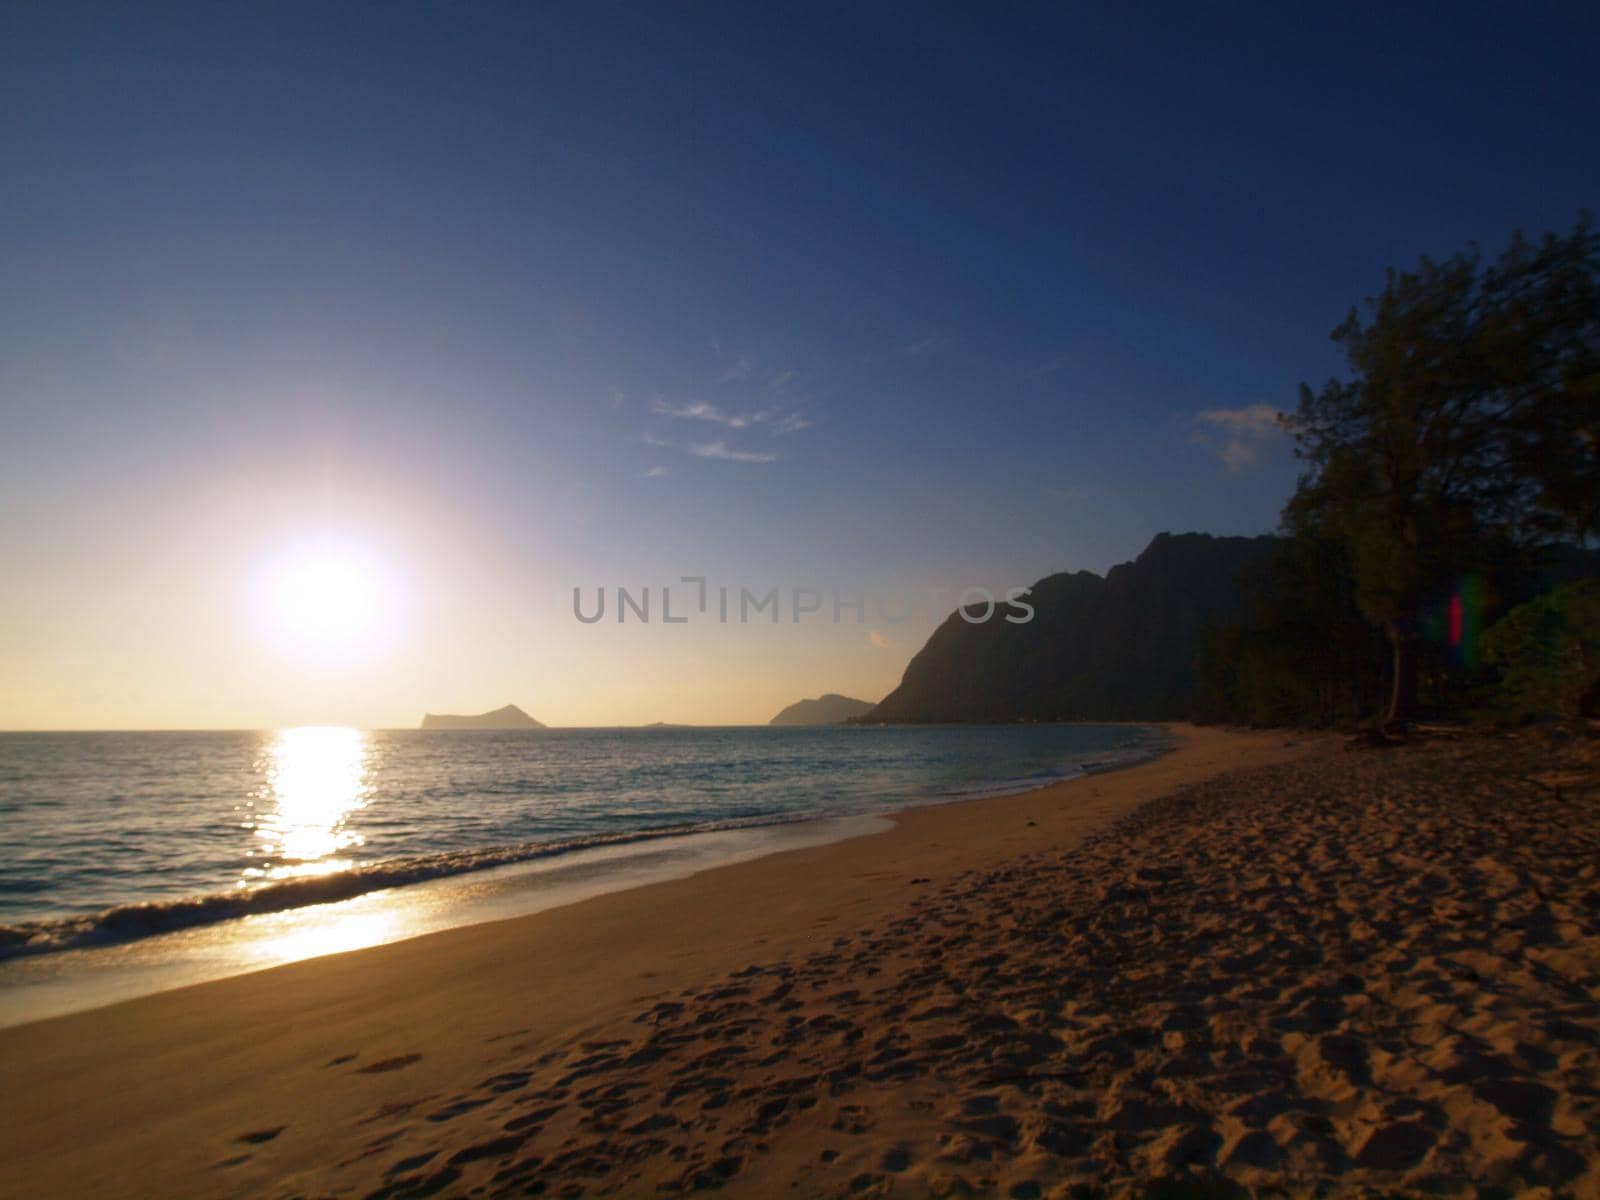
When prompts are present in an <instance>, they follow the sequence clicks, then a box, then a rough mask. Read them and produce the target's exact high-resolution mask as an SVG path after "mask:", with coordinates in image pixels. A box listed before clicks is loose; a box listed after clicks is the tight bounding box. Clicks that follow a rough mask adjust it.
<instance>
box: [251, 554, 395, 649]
mask: <svg viewBox="0 0 1600 1200" xmlns="http://www.w3.org/2000/svg"><path fill="white" fill-rule="evenodd" d="M264 593H265V594H264V596H263V601H264V605H263V607H264V609H265V614H266V617H267V621H268V624H269V625H270V626H271V628H272V631H273V633H274V634H275V635H276V636H277V638H278V640H279V641H280V642H281V643H282V644H283V645H284V646H285V647H286V648H287V649H289V650H292V651H294V652H296V653H299V654H304V655H308V656H310V657H313V658H316V659H318V660H321V661H342V660H346V659H350V658H354V657H357V656H359V655H361V654H364V653H367V652H369V651H371V650H372V649H374V648H375V647H376V646H377V645H378V644H379V643H381V642H382V641H383V640H384V639H385V638H386V637H387V635H388V633H389V632H390V626H391V624H392V620H393V615H394V599H395V597H394V586H393V582H392V580H391V579H390V578H389V576H388V574H387V572H385V571H384V570H383V568H382V565H381V564H380V563H379V562H378V560H377V559H376V558H375V557H373V556H372V555H371V554H370V553H367V552H366V551H365V550H363V549H361V548H359V547H356V546H352V545H348V544H341V543H337V542H333V541H320V542H316V543H311V544H308V545H305V546H301V547H299V548H297V549H295V550H293V551H291V552H290V553H288V554H286V555H284V556H283V557H282V558H281V559H280V560H279V561H278V562H277V563H276V564H275V566H274V567H273V568H272V569H271V571H270V572H269V573H268V576H267V580H266V583H265V587H264Z"/></svg>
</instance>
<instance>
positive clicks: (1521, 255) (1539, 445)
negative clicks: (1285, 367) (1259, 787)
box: [1284, 215, 1600, 722]
mask: <svg viewBox="0 0 1600 1200" xmlns="http://www.w3.org/2000/svg"><path fill="white" fill-rule="evenodd" d="M1597 297H1600V238H1597V236H1596V234H1595V231H1594V229H1593V225H1592V222H1591V221H1590V219H1589V217H1588V216H1587V215H1585V216H1583V217H1581V218H1580V220H1579V222H1578V224H1577V226H1576V227H1575V229H1574V230H1573V232H1572V234H1571V235H1569V236H1567V237H1564V238H1562V237H1556V236H1554V235H1548V236H1546V237H1545V238H1544V239H1543V240H1542V241H1541V242H1540V243H1538V245H1537V246H1535V245H1534V244H1532V243H1530V242H1528V241H1527V240H1526V239H1524V238H1523V237H1522V236H1521V235H1520V234H1519V235H1517V236H1515V237H1513V239H1512V242H1511V244H1510V246H1509V247H1508V249H1507V250H1506V251H1505V253H1504V254H1502V255H1501V256H1500V258H1499V259H1498V260H1496V261H1495V262H1493V263H1489V264H1485V262H1484V261H1483V259H1482V257H1481V255H1480V254H1479V252H1478V251H1477V250H1476V249H1475V248H1474V249H1473V250H1472V251H1471V252H1469V253H1464V254H1458V255H1456V256H1455V257H1453V258H1451V259H1449V260H1448V261H1446V262H1443V263H1436V262H1434V261H1432V260H1430V259H1426V258H1425V259H1423V260H1422V262H1421V264H1420V265H1419V266H1418V268H1417V269H1416V270H1414V271H1406V272H1397V271H1394V270H1392V269H1391V270H1390V271H1389V272H1388V274H1387V278H1386V284H1385V287H1384V290H1383V292H1382V293H1381V294H1380V295H1379V296H1377V297H1375V298H1371V299H1369V300H1368V301H1367V302H1366V306H1365V308H1366V312H1365V315H1363V313H1362V312H1361V311H1360V310H1358V309H1352V310H1351V311H1350V314H1349V315H1348V316H1347V317H1346V319H1345V320H1344V322H1343V323H1341V324H1340V325H1339V327H1338V328H1337V329H1335V330H1334V332H1333V339H1334V340H1335V341H1336V342H1338V343H1339V344H1340V345H1341V346H1342V347H1343V348H1344V352H1345V357H1346V360H1347V362H1348V363H1349V366H1350V371H1351V374H1350V378H1348V379H1343V380H1341V379H1332V380H1329V381H1328V383H1327V384H1325V385H1324V386H1323V387H1322V389H1321V390H1320V391H1316V392H1313V391H1312V390H1311V389H1310V388H1309V387H1308V386H1302V387H1301V389H1300V405H1299V409H1298V411H1297V412H1296V413H1295V414H1294V415H1293V416H1291V417H1289V418H1287V423H1288V425H1289V427H1290V428H1291V429H1292V431H1293V432H1294V434H1295V442H1296V453H1297V454H1298V455H1299V456H1300V458H1301V459H1302V460H1303V461H1304V462H1306V463H1307V464H1308V470H1307V471H1306V473H1305V474H1304V475H1303V476H1302V477H1301V480H1300V484H1299V487H1298V488H1297V490H1296V492H1295V494H1294V496H1293V497H1292V498H1291V500H1290V501H1289V505H1288V507H1287V508H1286V510H1285V514H1284V518H1285V523H1286V525H1287V526H1288V527H1289V529H1290V531H1291V532H1294V533H1298V534H1304V535H1308V536H1313V537H1317V538H1324V539H1327V540H1329V541H1331V542H1333V543H1335V544H1337V545H1339V546H1341V547H1342V548H1343V549H1344V551H1345V554H1346V556H1347V559H1348V562H1349V564H1350V568H1351V571H1352V574H1353V578H1354V585H1355V599H1356V603H1357V605H1358V607H1359V609H1360V611H1361V612H1362V614H1363V615H1364V616H1365V617H1366V618H1367V619H1368V620H1370V621H1372V622H1373V623H1374V624H1375V625H1377V626H1378V627H1379V628H1381V629H1382V630H1383V633H1384V636H1385V637H1386V639H1387V640H1388V643H1389V650H1390V678H1389V700H1388V705H1387V712H1388V720H1389V721H1391V722H1392V721H1399V720H1403V719H1405V718H1407V717H1409V716H1411V715H1412V714H1413V713H1414V711H1415V709H1416V705H1417V638H1418V632H1419V617H1420V615H1421V610H1422V607H1423V605H1424V604H1425V603H1426V601H1427V600H1428V599H1429V597H1431V596H1433V595H1436V594H1437V593H1438V592H1439V590H1440V589H1441V588H1443V587H1445V586H1447V585H1448V582H1449V581H1450V580H1451V579H1453V578H1456V577H1458V576H1460V575H1461V574H1463V573H1465V572H1466V571H1468V570H1471V569H1473V568H1474V567H1477V566H1481V565H1483V564H1484V563H1485V562H1486V561H1489V560H1496V559H1503V558H1504V556H1505V554H1506V553H1507V551H1508V550H1514V549H1516V548H1518V547H1523V546H1528V545H1531V544H1533V543H1535V542H1537V541H1538V540H1539V539H1540V538H1542V537H1546V536H1548V535H1549V533H1550V531H1551V530H1552V529H1554V528H1556V527H1558V526H1560V527H1563V528H1566V529H1568V530H1576V531H1578V533H1579V535H1580V536H1586V535H1587V534H1588V533H1589V532H1591V531H1593V529H1594V525H1595V520H1596V511H1595V505H1596V499H1595V492H1594V490H1593V486H1594V484H1595V482H1596V480H1597V479H1600V476H1597V474H1596V466H1595V454H1596V441H1595V432H1596V430H1597V428H1600V425H1597V422H1596V412H1595V409H1596V405H1597V404H1600V365H1597V364H1600V305H1597V303H1596V298H1597Z"/></svg>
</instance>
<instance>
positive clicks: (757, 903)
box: [0, 726, 1317, 1196]
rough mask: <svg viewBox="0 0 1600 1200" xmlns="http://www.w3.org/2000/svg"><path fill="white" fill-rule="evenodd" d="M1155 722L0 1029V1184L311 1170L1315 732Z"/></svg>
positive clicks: (43, 1186)
mask: <svg viewBox="0 0 1600 1200" xmlns="http://www.w3.org/2000/svg"><path fill="white" fill-rule="evenodd" d="M1167 728H1168V729H1170V730H1172V731H1173V732H1174V733H1175V735H1176V736H1175V738H1174V740H1175V741H1176V743H1177V744H1176V746H1175V747H1174V748H1173V749H1172V750H1171V751H1170V752H1169V753H1167V754H1164V755H1162V756H1160V757H1158V758H1155V759H1154V760H1151V761H1147V762H1144V763H1142V764H1139V765H1136V766H1131V767H1128V768H1126V769H1122V770H1117V771H1113V772H1106V773H1100V774H1088V775H1085V776H1081V777H1077V778H1074V779H1071V780H1068V781H1065V782H1063V783H1058V784H1054V785H1051V786H1047V787H1044V788H1039V789H1035V790H1033V791H1028V792H1023V793H1020V794H1016V795H1011V796H1004V797H992V798H984V799H978V800H965V801H954V802H951V803H947V804H937V805H926V806H917V807H913V808H909V809H903V810H900V811H899V812H897V813H895V814H894V816H893V820H894V827H893V828H892V829H890V830H888V831H886V832H883V833H881V834H877V835H874V836H870V837H863V838H854V839H849V840H844V841H835V842H831V843H828V844H826V845H823V846H818V847H814V848H809V849H803V850H794V851H787V852H781V853H778V854H774V855H770V856H766V857H762V858H760V859H757V860H754V861H751V862H746V863H739V864H734V865H731V866H723V867H717V868H713V869H709V870H705V871H701V872H699V873H696V874H694V875H691V876H688V877H686V878H682V879H678V880H674V881H671V882H663V883H652V884H647V885H645V886H642V887H637V888H630V889H627V890H624V891H618V892H610V893H607V894H604V895H601V896H598V897H594V898H591V899H587V900H584V901H582V902H580V903H577V904H573V905H569V906H566V907H561V908H554V909H549V910H546V911H544V912H541V913H537V914H534V915H531V916H522V917H515V918H510V919H507V920H501V921H494V922H489V923H485V924H477V925H469V926H464V927H459V928H453V929H449V930H445V931H442V932H437V933H429V934H425V935H423V936H420V937H415V938H410V939H406V940H403V941H398V942H392V943H388V944H385V945H380V946H375V947H371V948H368V949H363V950H356V951H352V952H349V953H342V954H333V955H328V956H324V957H319V958H312V959H306V960H302V961H299V962H294V963H289V964H286V965H283V966H278V967H273V968H270V969H269V970H265V971H259V972H254V973H251V974H247V975H239V976H234V977H231V978H227V979H222V980H216V981H212V982H207V983H201V984H197V985H194V986H191V987H185V988H179V989H176V990H172V991H165V992H161V993H158V994H155V995H150V996H145V997H142V998H140V999H135V1000H130V1001H125V1002H122V1003H118V1004H114V1005H111V1006H109V1007H106V1008H99V1009H95V1010H92V1011H88V1012H80V1013H76V1014H70V1015H66V1016H60V1017H55V1018H48V1019H45V1020H42V1021H38V1022H32V1023H29V1024H26V1025H21V1026H15V1027H12V1028H9V1029H4V1030H0V1063H3V1066H0V1080H3V1085H4V1095H5V1096H6V1100H5V1101H4V1102H3V1103H4V1109H5V1119H6V1121H7V1124H8V1126H9V1127H10V1128H12V1130H13V1132H14V1137H13V1141H14V1142H15V1144H16V1145H17V1147H18V1151H17V1152H16V1153H15V1154H13V1155H12V1156H11V1157H10V1159H9V1161H8V1162H6V1163H4V1164H0V1183H4V1184H6V1185H7V1186H8V1187H12V1188H20V1190H22V1191H24V1192H33V1193H36V1194H38V1193H43V1194H52V1195H55V1194H62V1195H74V1194H89V1193H93V1192H96V1191H98V1190H104V1189H105V1188H107V1187H110V1188H111V1189H112V1190H114V1191H118V1192H119V1193H120V1192H125V1191H126V1181H127V1180H128V1179H129V1178H138V1179H140V1180H141V1181H142V1182H141V1187H143V1188H145V1189H146V1191H145V1192H144V1193H143V1194H151V1195H156V1194H163V1193H165V1194H184V1195H196V1196H201V1195H237V1194H256V1193H258V1192H264V1191H268V1190H281V1188H282V1187H283V1186H286V1183H285V1181H287V1180H291V1179H300V1180H303V1181H304V1182H305V1186H307V1187H314V1186H315V1180H316V1179H317V1178H318V1177H319V1175H320V1173H321V1172H322V1171H323V1170H324V1169H325V1168H326V1166H327V1164H328V1162H329V1161H331V1160H333V1159H339V1158H341V1157H343V1156H345V1155H347V1154H348V1153H350V1152H351V1151H352V1149H353V1147H352V1146H351V1145H350V1144H349V1139H351V1138H354V1137H359V1136H362V1135H363V1125H362V1122H363V1121H365V1120H367V1119H368V1118H369V1117H370V1116H371V1113H372V1112H373V1111H374V1101H375V1100H376V1101H377V1103H378V1107H379V1108H381V1107H382V1105H383V1104H386V1103H387V1104H402V1103H405V1102H406V1101H405V1097H407V1096H410V1097H415V1096H418V1095H423V1096H427V1095H432V1096H449V1095H451V1094H454V1093H455V1092H459V1091H460V1089H461V1088H463V1087H465V1086H468V1085H470V1084H472V1083H475V1082H476V1081H477V1079H478V1078H479V1077H480V1076H481V1075H483V1074H486V1073H490V1072H489V1071H488V1068H489V1067H490V1066H492V1065H493V1064H494V1063H495V1062H496V1061H500V1060H502V1059H505V1058H508V1057H511V1056H515V1055H526V1054H528V1053H530V1052H532V1051H533V1050H534V1049H535V1048H536V1047H539V1046H552V1045H555V1044H557V1043H559V1042H561V1041H562V1040H563V1039H571V1038H573V1037H581V1036H582V1034H583V1031H584V1030H586V1029H587V1030H593V1029H596V1028H600V1027H604V1026H606V1025H608V1024H614V1023H616V1022H618V1021H628V1020H631V1019H632V1015H633V1012H634V1010H635V1009H636V1007H637V1006H638V1005H639V1004H640V1003H641V1002H643V1001H646V1000H649V999H650V998H651V997H656V998H658V999H659V998H662V997H667V996H670V995H672V994H673V993H674V992H677V991H682V990H684V989H694V988H696V987H699V986H703V985H704V984H705V983H706V982H707V981H708V980H711V979H715V978H719V977H721V976H722V975H725V974H727V973H729V972H730V971H733V970H738V969H740V968H743V967H744V966H746V965H749V964H753V963H759V962H763V961H772V960H775V959H780V958H784V957H793V956H797V955H804V954H807V953H812V952H815V951H816V950H818V948H819V947H826V946H827V945H830V944H832V943H833V942H834V941H835V939H837V938H839V937H841V936H846V934H847V932H848V931H850V930H853V929H855V928H857V927H858V926H860V925H862V924H863V923H866V924H871V923H873V922H882V921H887V920H894V919H896V918H898V917H903V916H904V914H905V913H906V912H907V910H908V906H909V907H910V908H911V909H915V907H916V905H917V903H918V901H919V897H921V896H923V895H924V894H926V893H927V891H928V890H929V889H932V888H937V887H939V886H940V885H942V884H944V883H947V882H948V881H949V880H951V879H953V878H955V877H956V876H958V875H961V874H962V873H965V872H970V871H972V870H974V869H980V868H983V867H985V866H993V865H994V864H997V863H1004V862H1007V861H1009V860H1011V859H1013V858H1015V857H1016V856H1018V855H1020V854H1026V853H1028V852H1030V851H1037V850H1039V849H1041V848H1049V849H1053V850H1054V849H1062V848H1065V847H1071V846H1074V845H1077V844H1079V843H1081V842H1082V841H1083V840H1084V838H1085V837H1087V836H1089V835H1092V834H1095V833H1097V832H1099V831H1102V830H1104V829H1106V828H1108V827H1109V826H1110V825H1111V824H1112V822H1114V821H1115V820H1116V819H1117V818H1119V817H1122V816H1125V815H1127V814H1128V813H1130V812H1132V811H1133V810H1134V809H1135V808H1137V807H1138V806H1139V805H1140V804H1142V803H1144V802H1145V801H1147V800H1150V799H1153V798H1155V797H1157V796H1160V795H1164V794H1167V793H1169V792H1171V791H1172V790H1173V789H1174V788H1177V787H1179V786H1182V785H1187V784H1192V783H1194V782H1196V781H1198V780H1201V779H1205V778H1209V777H1211V776H1214V775H1216V774H1218V773H1220V772H1223V771H1227V770H1233V769H1237V768H1240V767H1247V766H1251V765H1266V764H1270V763H1277V762H1285V761H1290V760H1293V759H1294V758H1297V757H1300V756H1301V755H1303V754H1305V753H1308V752H1309V751H1310V750H1311V749H1312V748H1313V747H1314V746H1315V745H1316V744H1317V739H1315V738H1307V737H1291V736H1286V735H1285V734H1283V733H1282V732H1274V733H1243V732H1238V731H1225V730H1218V729H1196V728H1193V727H1178V726H1167ZM385 1064H398V1065H385ZM174 1079H182V1080H184V1081H185V1085H184V1092H183V1094H182V1095H181V1096H178V1095H174V1094H173V1092H172V1090H171V1088H170V1081H172V1080H174ZM402 1093H403V1095H402ZM22 1097H26V1098H27V1099H26V1102H25V1103H24V1102H22V1101H21V1100H20V1098H22ZM383 1097H388V1099H387V1100H384V1099H383ZM395 1116H396V1118H397V1119H399V1117H400V1116H401V1114H399V1113H396V1114H395ZM268 1129H273V1130H277V1132H273V1133H272V1134H271V1136H270V1137H267V1136H261V1137H259V1139H258V1140H252V1139H256V1138H257V1135H264V1133H265V1131H266V1130H268ZM254 1147H260V1148H259V1149H255V1148H254ZM175 1148H177V1149H175ZM180 1151H181V1152H180ZM119 1181H120V1182H119ZM0 1190H5V1189H4V1188H0Z"/></svg>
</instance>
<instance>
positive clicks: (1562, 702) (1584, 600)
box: [1483, 579, 1600, 722]
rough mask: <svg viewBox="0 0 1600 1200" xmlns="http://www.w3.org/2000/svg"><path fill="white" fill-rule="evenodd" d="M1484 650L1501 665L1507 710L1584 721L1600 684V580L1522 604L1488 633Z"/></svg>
mask: <svg viewBox="0 0 1600 1200" xmlns="http://www.w3.org/2000/svg"><path fill="white" fill-rule="evenodd" d="M1483 650H1484V657H1485V659H1486V660H1488V661H1489V662H1490V663H1492V664H1494V665H1496V666H1498V667H1499V668H1500V670H1501V679H1500V687H1499V702H1500V707H1501V709H1502V711H1503V712H1504V713H1505V714H1506V715H1507V716H1509V717H1512V718H1514V719H1517V720H1528V719H1536V718H1541V717H1559V718H1562V719H1564V720H1568V721H1573V722H1577V721H1580V720H1581V719H1582V717H1583V715H1584V710H1585V708H1586V707H1591V706H1592V705H1593V704H1594V700H1595V694H1596V691H1597V689H1600V580H1594V579H1586V580H1582V581H1580V582H1578V583H1573V584H1568V585H1567V586H1565V587H1561V588H1557V589H1556V590H1555V591H1553V592H1550V593H1548V594H1546V595H1544V596H1540V597H1539V598H1538V599H1537V600H1531V601H1529V602H1528V603H1526V604H1522V605H1519V606H1517V607H1516V608H1514V609H1512V610H1511V611H1510V612H1509V613H1507V614H1506V615H1505V616H1504V617H1502V618H1501V619H1500V620H1499V621H1497V622H1496V623H1495V624H1494V625H1492V626H1491V627H1490V628H1489V630H1488V631H1487V632H1486V633H1485V634H1484V638H1483Z"/></svg>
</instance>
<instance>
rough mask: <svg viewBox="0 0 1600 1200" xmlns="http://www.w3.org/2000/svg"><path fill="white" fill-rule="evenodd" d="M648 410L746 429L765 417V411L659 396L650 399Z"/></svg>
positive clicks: (664, 415) (667, 415)
mask: <svg viewBox="0 0 1600 1200" xmlns="http://www.w3.org/2000/svg"><path fill="white" fill-rule="evenodd" d="M650 411H651V412H653V413H655V414H656V415H657V416H662V417H676V418H677V419H678V420H680V421H709V422H711V424H713V425H726V426H727V427H728V428H729V429H746V428H748V427H749V426H751V425H756V424H759V423H760V422H761V421H763V420H765V419H766V415H767V414H765V413H759V412H754V413H740V412H729V411H728V410H727V409H723V408H718V407H717V406H716V405H715V404H710V403H707V402H706V401H704V400H696V401H694V402H693V403H690V404H669V403H668V402H667V401H665V400H663V399H662V398H661V397H660V396H657V397H656V398H655V399H654V400H652V401H650Z"/></svg>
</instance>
